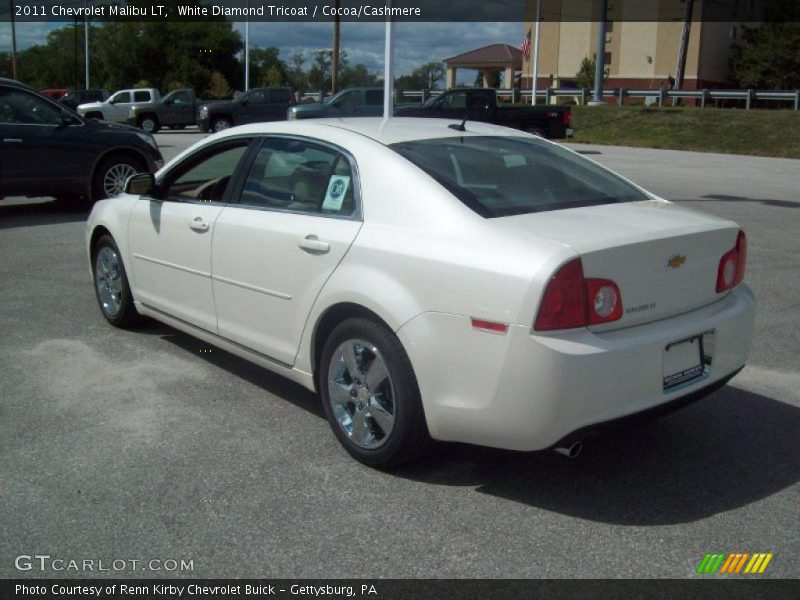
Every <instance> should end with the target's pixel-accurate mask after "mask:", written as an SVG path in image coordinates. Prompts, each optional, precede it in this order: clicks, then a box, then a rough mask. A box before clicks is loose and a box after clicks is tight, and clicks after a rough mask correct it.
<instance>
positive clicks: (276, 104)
mask: <svg viewBox="0 0 800 600" xmlns="http://www.w3.org/2000/svg"><path fill="white" fill-rule="evenodd" d="M294 104H295V99H294V94H293V93H292V90H291V89H290V88H285V87H267V88H254V89H251V90H249V91H247V92H245V93H243V94H241V95H240V96H238V97H236V98H234V99H233V100H215V101H210V102H203V103H202V104H199V105H198V107H197V121H196V122H197V126H198V127H200V129H201V130H202V131H222V130H224V129H228V128H229V127H233V126H234V125H244V124H247V123H257V122H261V121H282V120H283V119H285V118H286V110H287V109H288V108H289V107H290V106H294Z"/></svg>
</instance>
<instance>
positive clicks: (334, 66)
mask: <svg viewBox="0 0 800 600" xmlns="http://www.w3.org/2000/svg"><path fill="white" fill-rule="evenodd" d="M334 7H335V9H336V16H335V17H334V18H333V52H332V53H331V94H335V93H336V92H338V91H339V0H336V2H334Z"/></svg>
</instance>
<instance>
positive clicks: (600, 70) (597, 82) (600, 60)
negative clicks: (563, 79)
mask: <svg viewBox="0 0 800 600" xmlns="http://www.w3.org/2000/svg"><path fill="white" fill-rule="evenodd" d="M607 14H608V0H600V21H599V22H598V23H597V47H596V49H595V55H594V91H593V92H592V101H591V102H589V106H597V105H598V104H605V102H604V101H603V74H604V73H605V66H606V61H605V56H606V15H607Z"/></svg>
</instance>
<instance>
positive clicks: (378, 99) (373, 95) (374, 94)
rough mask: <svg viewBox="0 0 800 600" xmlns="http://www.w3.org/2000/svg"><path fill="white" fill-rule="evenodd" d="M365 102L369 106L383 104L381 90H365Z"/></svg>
mask: <svg viewBox="0 0 800 600" xmlns="http://www.w3.org/2000/svg"><path fill="white" fill-rule="evenodd" d="M365 100H366V102H367V104H368V105H370V106H376V105H378V104H383V90H367V93H366V95H365Z"/></svg>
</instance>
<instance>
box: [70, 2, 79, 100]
mask: <svg viewBox="0 0 800 600" xmlns="http://www.w3.org/2000/svg"><path fill="white" fill-rule="evenodd" d="M72 31H73V33H74V34H75V35H74V38H75V57H74V62H73V65H74V68H75V73H74V74H75V87H74V88H73V89H76V90H77V89H78V88H79V87H80V83H79V82H80V77H79V76H78V15H75V22H74V23H73V29H72Z"/></svg>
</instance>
